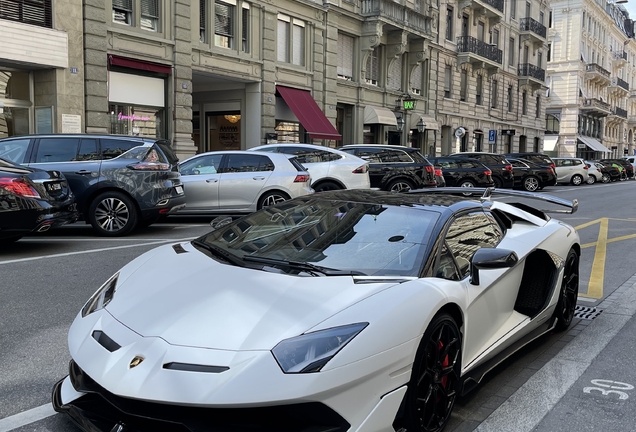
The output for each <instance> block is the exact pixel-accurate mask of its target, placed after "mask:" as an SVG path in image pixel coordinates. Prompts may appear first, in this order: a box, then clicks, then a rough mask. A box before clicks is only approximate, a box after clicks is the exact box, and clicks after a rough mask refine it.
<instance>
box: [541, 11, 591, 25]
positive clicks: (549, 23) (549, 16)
mask: <svg viewBox="0 0 636 432" xmlns="http://www.w3.org/2000/svg"><path fill="white" fill-rule="evenodd" d="M583 26H585V24H583ZM548 27H549V28H552V11H550V12H548Z"/></svg>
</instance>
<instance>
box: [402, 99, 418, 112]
mask: <svg viewBox="0 0 636 432" xmlns="http://www.w3.org/2000/svg"><path fill="white" fill-rule="evenodd" d="M416 102H417V100H416V99H404V100H403V102H402V107H403V108H404V109H405V110H412V109H415V104H416Z"/></svg>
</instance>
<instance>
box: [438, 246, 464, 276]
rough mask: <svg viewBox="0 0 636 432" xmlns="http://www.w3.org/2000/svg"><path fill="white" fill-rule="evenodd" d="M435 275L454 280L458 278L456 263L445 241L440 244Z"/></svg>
mask: <svg viewBox="0 0 636 432" xmlns="http://www.w3.org/2000/svg"><path fill="white" fill-rule="evenodd" d="M435 277H438V278H442V279H448V280H454V281H458V280H460V278H459V272H458V271H457V265H456V264H455V260H454V259H453V254H452V253H451V252H450V250H449V249H448V246H447V244H446V243H444V244H443V245H442V250H441V253H440V256H439V263H438V264H437V270H436V271H435Z"/></svg>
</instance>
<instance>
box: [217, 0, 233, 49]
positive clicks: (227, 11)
mask: <svg viewBox="0 0 636 432" xmlns="http://www.w3.org/2000/svg"><path fill="white" fill-rule="evenodd" d="M235 8H236V6H234V5H233V4H229V3H225V2H221V1H217V2H216V3H215V4H214V45H216V46H220V47H224V48H234V27H235V25H234V20H235V18H234V10H235Z"/></svg>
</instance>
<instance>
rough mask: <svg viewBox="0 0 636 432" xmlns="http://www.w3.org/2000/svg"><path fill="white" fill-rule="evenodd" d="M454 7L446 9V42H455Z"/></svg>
mask: <svg viewBox="0 0 636 432" xmlns="http://www.w3.org/2000/svg"><path fill="white" fill-rule="evenodd" d="M453 30H454V29H453V7H452V6H448V7H447V8H446V40H449V41H452V40H453Z"/></svg>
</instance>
